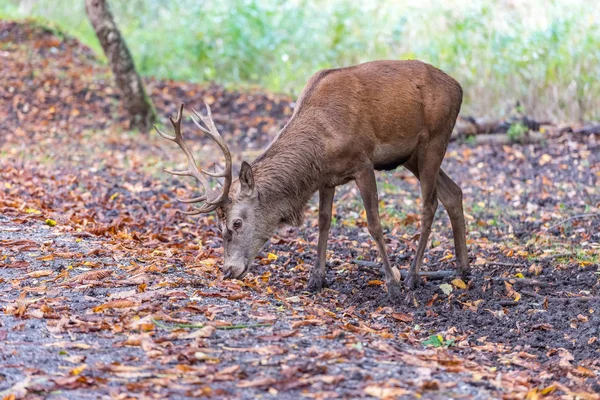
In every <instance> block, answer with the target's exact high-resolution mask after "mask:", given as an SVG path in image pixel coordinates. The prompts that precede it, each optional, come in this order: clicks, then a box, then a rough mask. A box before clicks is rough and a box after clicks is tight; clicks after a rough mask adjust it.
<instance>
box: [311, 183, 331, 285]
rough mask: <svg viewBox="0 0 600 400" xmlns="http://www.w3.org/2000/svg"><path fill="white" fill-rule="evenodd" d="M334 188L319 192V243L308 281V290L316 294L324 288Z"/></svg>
mask: <svg viewBox="0 0 600 400" xmlns="http://www.w3.org/2000/svg"><path fill="white" fill-rule="evenodd" d="M334 194H335V188H323V189H320V190H319V241H318V244H317V265H315V266H314V267H313V270H312V272H311V274H310V279H309V280H308V290H310V291H313V292H316V291H319V290H321V289H322V288H323V287H324V286H325V276H326V274H327V271H326V261H327V257H326V256H327V236H328V235H329V227H330V226H331V214H332V208H333V196H334Z"/></svg>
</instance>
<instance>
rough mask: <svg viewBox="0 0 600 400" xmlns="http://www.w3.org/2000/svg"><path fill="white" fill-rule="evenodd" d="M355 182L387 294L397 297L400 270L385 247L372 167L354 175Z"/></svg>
mask: <svg viewBox="0 0 600 400" xmlns="http://www.w3.org/2000/svg"><path fill="white" fill-rule="evenodd" d="M356 184H357V186H358V190H359V191H360V195H361V197H362V200H363V204H364V206H365V211H366V213H367V224H368V226H369V233H370V234H371V236H372V237H373V239H374V240H375V242H376V243H377V249H378V250H379V255H380V256H381V259H382V260H383V274H384V276H385V282H386V285H387V290H388V296H389V297H390V298H398V297H399V296H400V290H401V289H400V271H399V270H398V269H397V268H392V266H391V265H390V260H389V258H388V255H387V250H386V248H385V241H384V238H383V229H382V228H381V222H380V220H379V209H378V204H379V202H378V198H377V181H376V180H375V172H374V171H373V169H368V170H365V171H364V172H363V173H361V174H359V175H358V176H357V177H356Z"/></svg>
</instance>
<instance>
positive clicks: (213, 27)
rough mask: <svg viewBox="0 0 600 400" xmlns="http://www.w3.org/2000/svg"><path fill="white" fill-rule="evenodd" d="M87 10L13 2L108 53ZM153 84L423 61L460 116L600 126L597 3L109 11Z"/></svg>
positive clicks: (153, 4) (219, 4)
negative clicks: (516, 111)
mask: <svg viewBox="0 0 600 400" xmlns="http://www.w3.org/2000/svg"><path fill="white" fill-rule="evenodd" d="M83 3H84V2H83V1H82V0H61V1H60V2H57V1H53V0H38V1H31V0H19V1H17V0H9V1H8V2H3V3H2V5H0V17H4V18H23V17H35V18H42V17H43V18H44V19H45V20H49V21H52V22H54V23H55V24H56V25H57V26H58V27H60V29H63V30H64V31H66V32H67V33H70V34H72V35H74V36H76V37H78V38H79V39H80V40H82V41H83V42H84V43H86V44H88V45H89V46H91V47H92V48H93V49H94V50H96V51H98V52H99V53H100V51H99V50H100V49H99V45H98V43H97V41H96V38H95V36H94V34H93V32H92V30H91V27H90V26H89V24H88V22H87V19H86V17H85V11H84V5H83ZM110 3H111V6H112V8H113V11H114V13H115V14H116V17H117V21H118V23H119V24H120V27H121V29H122V31H123V34H124V35H125V37H126V39H127V41H128V43H129V45H130V47H131V50H132V52H133V54H134V56H135V59H136V62H137V65H138V68H139V69H140V70H141V72H142V73H143V74H145V75H154V76H157V77H160V78H171V79H177V80H193V81H205V80H215V81H217V82H221V83H224V84H228V85H235V86H239V85H248V84H258V85H261V86H264V87H267V88H269V89H271V90H274V91H279V92H287V93H291V94H298V93H299V91H300V90H301V89H302V87H303V85H304V83H305V82H306V80H307V79H308V77H309V76H310V75H311V74H312V73H313V72H315V71H317V70H319V69H322V68H331V67H338V66H346V65H352V64H355V63H358V62H362V61H367V60H372V59H380V58H397V59H405V58H417V59H421V60H424V61H427V62H430V63H432V64H434V65H436V66H438V67H440V68H442V69H443V70H445V71H447V72H448V73H449V74H451V75H452V76H454V77H456V78H457V79H458V80H459V81H460V82H461V83H462V85H463V87H464V88H465V106H464V109H463V110H464V111H465V112H466V113H467V114H473V115H485V114H488V115H503V114H504V113H505V110H507V109H509V108H512V107H513V106H514V104H515V103H516V101H517V100H519V101H520V102H521V103H522V104H523V105H524V106H525V108H526V109H527V110H528V112H529V113H530V114H531V115H532V116H533V117H536V118H539V119H547V118H548V119H552V120H579V119H600V100H599V99H600V80H599V79H598V77H599V76H600V51H599V50H598V49H600V3H599V2H593V1H588V0H573V1H558V0H555V1H546V0H531V1H527V2H517V1H514V2H513V1H503V2H489V1H483V0H479V1H467V0H450V1H445V2H442V1H423V2H420V3H417V4H418V5H417V4H415V3H414V2H409V1H408V0H398V1H396V0H381V1H373V2H350V1H344V0H331V1H326V0H292V1H287V0H222V1H197V0H180V1H177V2H164V1H158V0H146V1H142V0H132V1H118V0H112V1H110Z"/></svg>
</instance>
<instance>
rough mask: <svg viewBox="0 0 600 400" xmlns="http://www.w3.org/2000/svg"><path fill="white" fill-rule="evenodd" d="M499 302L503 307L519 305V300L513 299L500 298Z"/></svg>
mask: <svg viewBox="0 0 600 400" xmlns="http://www.w3.org/2000/svg"><path fill="white" fill-rule="evenodd" d="M498 304H500V305H501V306H502V307H514V306H518V305H519V302H518V301H513V300H500V301H499V302H498Z"/></svg>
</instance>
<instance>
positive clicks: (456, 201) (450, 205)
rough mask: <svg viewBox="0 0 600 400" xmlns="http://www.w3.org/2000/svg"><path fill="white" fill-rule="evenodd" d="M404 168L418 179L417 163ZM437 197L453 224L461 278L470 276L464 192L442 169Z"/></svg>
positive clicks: (406, 165) (437, 186) (455, 249)
mask: <svg viewBox="0 0 600 400" xmlns="http://www.w3.org/2000/svg"><path fill="white" fill-rule="evenodd" d="M404 166H405V167H406V168H407V169H408V170H409V171H411V172H412V173H413V174H414V175H415V176H416V177H417V178H418V179H420V177H419V169H418V166H417V165H416V163H412V162H410V163H406V164H404ZM436 189H437V197H438V199H439V200H440V201H441V202H442V204H443V205H444V208H445V209H446V212H447V213H448V216H449V217H450V223H451V224H452V235H453V236H454V251H455V252H456V259H457V261H458V271H459V273H460V275H461V276H463V277H466V276H467V275H468V274H469V258H468V252H467V235H466V225H465V214H464V212H463V205H462V190H461V189H460V187H459V186H458V185H457V184H456V183H455V182H454V181H453V180H452V179H450V177H449V176H448V175H447V174H446V173H445V172H444V170H442V169H441V168H440V171H439V174H438V177H437V185H436Z"/></svg>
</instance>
